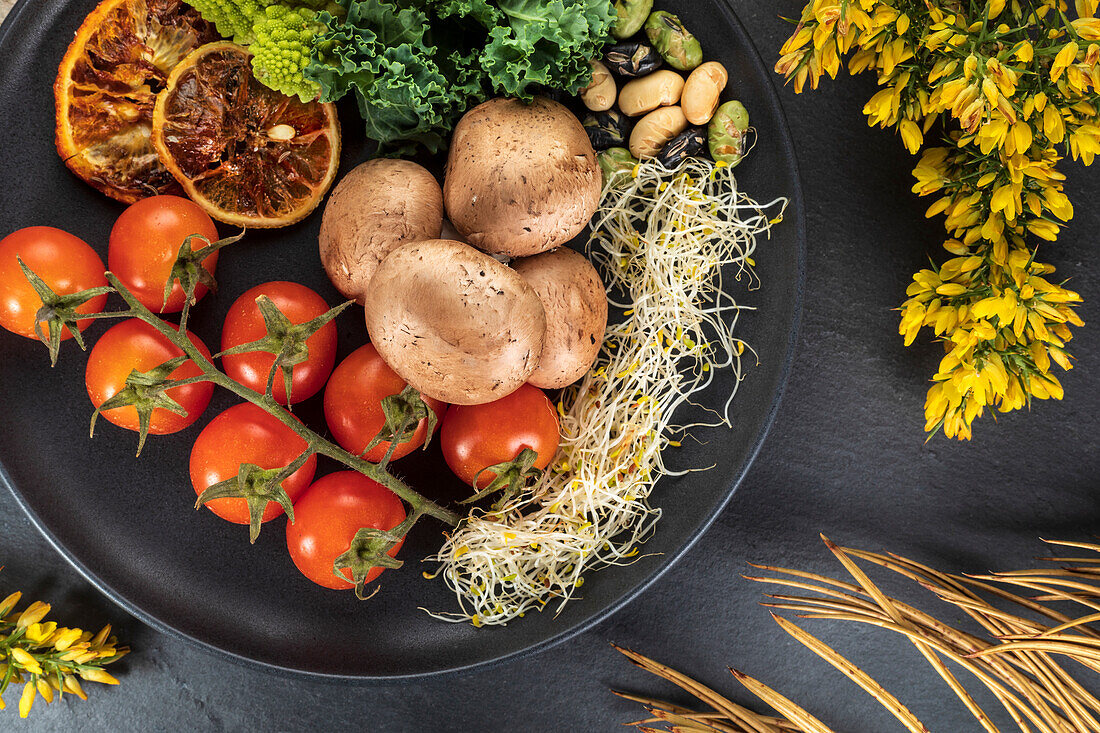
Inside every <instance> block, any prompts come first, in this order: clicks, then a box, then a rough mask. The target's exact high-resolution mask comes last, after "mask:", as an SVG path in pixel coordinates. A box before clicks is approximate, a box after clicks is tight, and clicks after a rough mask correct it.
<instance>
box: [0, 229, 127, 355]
mask: <svg viewBox="0 0 1100 733" xmlns="http://www.w3.org/2000/svg"><path fill="white" fill-rule="evenodd" d="M16 257H21V258H22V259H23V263H24V264H26V266H27V267H29V268H31V270H32V271H33V272H34V274H36V275H38V277H40V278H42V280H43V281H44V282H45V283H46V284H47V285H49V286H50V289H52V290H53V291H54V292H55V293H57V294H58V295H71V294H73V293H76V292H79V291H81V290H88V289H90V288H97V287H100V286H102V285H106V284H107V278H105V277H103V270H104V267H103V260H101V259H99V255H97V254H96V253H95V250H93V249H92V248H91V247H89V246H88V245H87V244H86V243H85V242H84V240H82V239H79V238H78V237H74V236H73V235H71V234H69V233H68V232H63V231H61V230H60V229H54V228H53V227H27V228H26V229H20V230H18V231H15V232H12V233H11V234H9V235H8V236H6V237H4V238H3V239H0V326H3V327H4V328H6V329H7V330H9V331H11V332H12V333H17V334H19V335H20V336H26V337H27V338H39V336H38V334H37V333H36V327H37V324H36V323H35V314H36V313H37V312H38V309H39V308H41V307H42V301H41V300H40V299H39V298H38V294H37V293H36V292H35V291H34V288H32V287H31V284H30V281H28V280H27V277H26V275H24V274H23V270H22V269H20V267H19V262H18V261H17V260H16ZM106 302H107V296H106V295H99V296H96V297H95V298H92V299H91V300H89V301H88V302H87V303H85V304H84V305H82V306H80V307H79V308H78V309H77V310H78V311H79V312H81V313H94V312H96V311H100V310H103V304H104V303H106ZM89 323H91V319H86V320H83V321H80V322H79V323H78V324H77V326H78V328H80V329H81V330H84V329H85V328H87V326H88V324H89ZM38 328H39V330H40V332H41V333H43V334H45V333H46V332H47V329H46V326H45V324H43V325H42V326H40V327H38ZM61 338H62V339H68V338H72V334H71V333H69V329H68V328H65V329H63V330H62V331H61Z"/></svg>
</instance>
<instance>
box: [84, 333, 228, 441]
mask: <svg viewBox="0 0 1100 733" xmlns="http://www.w3.org/2000/svg"><path fill="white" fill-rule="evenodd" d="M187 337H188V338H189V339H191V343H193V344H194V345H195V346H196V347H197V348H198V350H199V351H200V352H201V353H202V355H203V356H205V357H206V358H208V359H209V358H210V350H209V349H207V348H206V345H205V344H203V342H202V341H200V340H199V337H198V336H195V335H194V334H193V333H190V332H188V334H187ZM178 356H183V351H181V350H180V349H179V347H177V346H176V345H175V344H173V343H172V342H171V341H169V340H168V339H167V338H166V337H165V336H164V335H162V334H161V333H160V332H159V331H157V329H155V328H153V327H152V326H151V325H149V324H148V323H145V322H144V321H140V320H138V319H136V318H131V319H129V320H126V321H123V322H122V323H119V324H116V325H114V326H112V327H111V328H110V329H109V330H108V331H107V332H106V333H104V334H103V335H102V336H100V337H99V340H98V341H96V343H95V346H93V347H92V353H91V354H89V355H88V367H87V369H86V370H85V372H84V383H85V385H86V386H87V388H88V397H90V398H91V400H92V404H93V405H95V406H96V407H99V406H100V405H102V404H103V403H104V402H106V401H107V400H109V399H110V398H111V397H114V396H115V395H116V394H117V393H118V392H119V391H121V390H122V389H123V388H125V386H126V378H127V377H128V376H130V372H131V371H135V370H136V371H139V372H147V371H149V370H150V369H153V368H154V367H157V366H160V365H161V364H163V363H164V362H166V361H168V360H169V359H174V358H176V357H178ZM200 374H202V370H201V369H200V368H199V366H198V364H196V363H195V362H193V361H187V362H184V363H183V364H182V365H181V366H179V367H178V368H176V370H175V371H173V372H172V374H171V375H170V377H171V378H172V379H184V378H186V377H197V376H198V375H200ZM213 393H214V385H213V384H212V383H210V382H197V383H195V384H188V385H185V386H183V387H175V388H173V389H170V390H168V391H167V392H166V393H165V394H167V395H168V396H169V397H171V398H172V399H174V400H175V401H176V402H178V403H179V404H180V406H182V407H183V409H185V410H186V411H187V415H186V416H184V415H177V414H175V413H173V412H170V411H168V410H166V409H163V408H160V407H158V408H156V409H155V410H153V414H152V419H151V421H150V423H149V432H150V433H151V434H153V435H166V434H168V433H175V432H178V431H180V430H183V429H184V428H186V427H187V426H189V425H191V424H192V423H194V422H195V421H196V420H198V419H199V416H200V415H202V412H203V410H205V409H206V406H207V405H208V404H210V397H211V395H212V394H213ZM102 415H103V417H104V418H106V419H107V420H109V421H110V422H113V423H114V424H115V425H118V426H119V427H122V428H126V429H128V430H137V429H138V413H137V409H136V408H134V407H133V406H127V407H116V408H114V409H113V410H106V411H104V412H103V413H102Z"/></svg>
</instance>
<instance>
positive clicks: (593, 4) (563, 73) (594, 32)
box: [482, 0, 614, 100]
mask: <svg viewBox="0 0 1100 733" xmlns="http://www.w3.org/2000/svg"><path fill="white" fill-rule="evenodd" d="M497 5H498V6H499V7H500V9H501V11H502V12H503V13H504V15H505V16H506V18H507V25H503V26H497V27H496V28H494V29H493V30H492V31H490V34H489V35H490V42H489V45H488V46H487V47H486V48H485V50H484V52H483V53H482V61H483V62H484V65H485V69H486V70H487V71H488V72H489V78H490V80H491V82H492V84H493V87H494V88H495V89H496V90H497V91H499V92H502V93H504V94H507V95H509V96H514V97H519V98H521V99H525V100H529V99H531V98H532V97H533V96H534V90H533V89H532V87H534V86H546V87H550V88H553V89H561V90H563V91H566V92H568V93H570V94H575V93H576V92H578V91H580V90H581V89H583V88H584V87H585V85H587V84H588V82H590V81H591V80H592V71H591V68H590V67H589V65H588V59H590V58H598V57H599V55H600V52H601V50H602V48H603V46H604V45H605V43H606V41H607V38H608V30H609V29H610V27H611V22H612V21H613V20H614V15H613V12H612V6H611V3H610V2H609V1H608V0H550V1H547V0H497Z"/></svg>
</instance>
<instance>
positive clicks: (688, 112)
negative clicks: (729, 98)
mask: <svg viewBox="0 0 1100 733" xmlns="http://www.w3.org/2000/svg"><path fill="white" fill-rule="evenodd" d="M728 81H729V74H728V73H727V72H726V67H725V66H722V64H720V63H718V62H717V61H708V62H706V63H705V64H703V65H702V66H700V67H699V68H697V69H696V70H695V71H693V72H691V76H689V77H688V79H687V81H686V82H685V83H684V92H683V94H682V95H681V99H680V106H681V107H683V108H684V116H685V117H687V118H688V122H690V123H691V124H693V125H705V124H707V123H708V122H710V118H711V117H714V112H715V111H716V110H717V109H718V101H719V99H720V98H721V96H722V90H723V89H725V88H726V82H728Z"/></svg>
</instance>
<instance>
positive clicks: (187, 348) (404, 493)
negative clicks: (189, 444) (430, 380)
mask: <svg viewBox="0 0 1100 733" xmlns="http://www.w3.org/2000/svg"><path fill="white" fill-rule="evenodd" d="M106 277H107V281H108V282H110V283H111V285H112V286H113V287H114V288H115V290H116V291H117V292H118V294H119V296H121V297H122V299H123V300H125V301H126V304H127V305H129V306H130V312H131V314H132V315H133V317H134V318H137V319H139V320H142V321H144V322H145V323H148V324H149V325H150V326H152V327H153V328H155V329H157V331H159V332H160V333H161V334H162V335H163V336H164V337H165V338H167V339H168V340H169V341H171V342H172V343H173V344H175V345H176V346H177V347H178V348H179V349H181V350H182V351H183V353H185V354H186V355H187V356H188V357H189V358H190V359H191V360H192V361H193V362H195V364H196V365H198V367H199V368H200V369H201V370H202V373H203V374H202V376H203V379H202V380H199V378H198V377H194V378H192V380H195V381H208V382H212V383H214V384H216V385H218V386H219V387H222V388H223V389H226V390H229V391H230V392H232V393H233V394H235V395H237V396H238V397H240V398H242V399H244V400H247V401H248V402H251V403H252V404H254V405H256V406H257V407H259V408H260V409H262V410H264V411H265V412H267V413H268V414H270V415H271V416H272V417H274V418H275V419H277V420H278V421H279V422H281V423H282V424H283V425H286V426H287V427H288V428H290V429H291V430H293V431H294V433H295V434H296V435H298V436H299V437H300V438H302V440H304V441H305V442H306V444H307V445H308V446H309V450H310V451H312V452H313V453H316V454H318V455H322V456H327V457H329V458H331V459H333V460H334V461H337V462H339V463H342V464H344V465H345V466H347V467H348V468H350V469H352V470H354V471H358V472H359V473H361V474H363V475H364V476H366V477H367V478H369V479H372V480H374V481H377V482H378V483H380V484H382V485H383V486H385V487H386V488H387V489H389V490H390V491H392V492H393V493H395V494H397V496H399V497H400V498H401V499H403V500H404V501H405V502H407V503H408V504H409V506H410V507H411V508H412V512H411V513H412V514H415V515H416V516H418V517H419V516H420V515H424V514H426V515H428V516H431V517H435V518H436V519H438V520H439V521H441V522H444V523H445V524H448V525H450V526H452V527H454V526H457V525H458V523H459V522H460V521H461V519H462V518H461V517H460V516H459V515H458V514H456V513H455V512H452V511H450V510H449V509H446V508H445V507H442V506H440V505H438V504H436V503H435V502H433V501H432V500H431V499H428V498H427V497H425V496H423V495H422V494H420V493H418V492H417V491H415V490H414V489H412V488H411V487H410V486H408V485H407V484H406V483H405V482H404V481H402V480H401V479H399V478H397V477H396V476H394V475H393V474H391V473H390V472H389V471H387V470H386V468H385V467H384V466H383V465H379V464H375V463H371V462H370V461H367V460H365V459H363V458H360V457H358V456H356V455H354V454H352V453H349V452H348V451H346V450H344V449H343V448H341V447H340V446H338V445H335V444H334V443H331V442H329V441H327V440H325V439H324V438H323V437H321V436H320V435H318V434H317V433H315V432H314V431H313V430H310V429H309V428H308V427H307V426H306V425H304V424H303V423H302V422H300V421H299V420H298V419H297V418H295V417H294V415H292V414H291V413H290V412H289V411H288V410H287V409H286V408H284V407H282V406H281V405H280V404H279V403H277V402H276V401H275V399H274V398H273V397H271V396H269V395H262V394H260V393H259V392H256V391H255V390H252V389H249V388H248V387H246V386H244V385H243V384H240V383H239V382H237V381H236V380H234V379H232V378H231V377H229V376H228V375H227V374H225V373H224V372H222V371H220V370H219V369H218V368H217V367H216V366H214V364H213V362H212V361H211V360H210V359H208V358H207V357H206V356H205V355H204V354H203V353H202V352H201V351H200V350H199V349H198V348H197V347H196V346H195V345H194V344H193V343H191V339H189V338H188V337H187V333H186V331H181V330H177V329H176V328H173V327H172V325H171V324H169V323H166V322H165V321H162V320H161V319H160V318H158V317H157V316H156V315H155V314H154V313H153V312H152V311H151V310H149V309H148V308H146V307H145V306H144V305H143V304H142V303H141V302H140V301H138V300H137V298H135V297H134V295H133V294H132V293H131V292H130V291H129V290H127V289H126V286H125V285H123V284H122V283H121V282H120V281H119V279H118V278H117V277H116V276H115V275H114V273H111V272H108V273H106ZM192 380H181V381H184V382H187V383H190V381H192Z"/></svg>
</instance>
